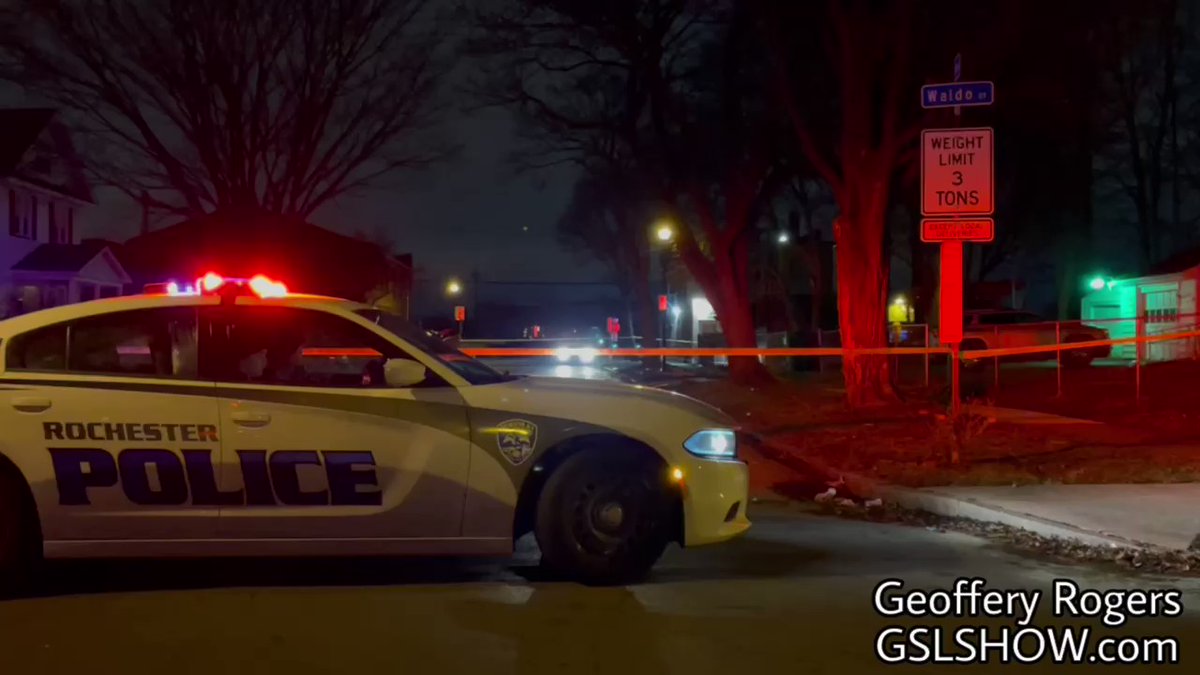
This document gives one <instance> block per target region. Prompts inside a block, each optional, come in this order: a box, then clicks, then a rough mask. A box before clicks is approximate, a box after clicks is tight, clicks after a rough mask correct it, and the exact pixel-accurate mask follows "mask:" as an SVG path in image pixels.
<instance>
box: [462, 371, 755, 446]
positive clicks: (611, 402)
mask: <svg viewBox="0 0 1200 675" xmlns="http://www.w3.org/2000/svg"><path fill="white" fill-rule="evenodd" d="M461 391H462V394H463V397H464V399H466V401H467V404H468V405H470V406H472V407H478V408H486V409H491V410H504V411H507V412H512V413H524V414H529V415H537V416H547V417H554V418H559V419H565V420H577V421H579V422H585V423H588V424H592V425H596V426H600V427H605V428H609V429H614V430H620V431H631V430H634V429H639V428H658V429H661V428H664V427H673V426H678V427H679V428H680V429H683V430H686V433H691V432H693V431H695V430H697V429H699V428H704V427H722V428H736V426H737V423H736V422H735V421H734V420H733V418H731V417H729V416H728V415H726V414H725V413H724V412H722V411H721V410H719V409H717V408H714V407H713V406H711V405H708V404H707V403H704V402H702V401H698V400H696V399H694V398H692V397H690V396H685V395H683V394H678V393H675V392H671V391H665V390H662V389H655V388H653V387H646V386H642V385H631V384H623V383H620V382H611V381H604V380H574V379H566V378H556V377H522V378H519V379H515V380H511V381H508V382H501V383H497V384H489V385H481V386H474V387H467V388H465V389H463V390H461Z"/></svg>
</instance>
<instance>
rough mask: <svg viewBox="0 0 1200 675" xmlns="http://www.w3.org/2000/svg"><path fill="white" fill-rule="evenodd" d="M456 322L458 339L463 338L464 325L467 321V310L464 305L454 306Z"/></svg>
mask: <svg viewBox="0 0 1200 675" xmlns="http://www.w3.org/2000/svg"><path fill="white" fill-rule="evenodd" d="M454 320H455V321H457V322H458V339H459V340H461V339H462V337H463V323H465V322H466V320H467V308H466V307H464V306H462V305H455V306H454Z"/></svg>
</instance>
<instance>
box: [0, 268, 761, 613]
mask: <svg viewBox="0 0 1200 675" xmlns="http://www.w3.org/2000/svg"><path fill="white" fill-rule="evenodd" d="M156 291H157V292H150V293H146V294H143V295H137V296H127V297H120V298H110V299H104V300H96V301H92V302H86V303H81V304H75V305H68V306H64V307H57V308H53V309H47V310H43V311H40V312H34V313H31V314H27V315H23V316H18V317H15V318H11V319H8V320H5V321H0V585H5V586H7V587H8V590H10V591H11V590H14V589H16V588H19V587H20V586H21V585H23V582H24V581H26V580H27V579H28V578H29V576H30V575H31V574H32V573H34V572H35V571H36V569H37V565H38V563H39V562H40V560H41V559H42V558H43V557H45V558H85V557H162V556H188V557H193V556H274V555H280V556H291V555H313V556H323V555H407V554H439V555H505V554H509V553H511V551H512V548H513V542H514V541H515V539H516V538H518V537H520V536H522V535H524V534H526V533H528V532H533V533H534V535H535V537H536V539H537V542H538V544H539V548H540V549H541V553H542V562H543V565H545V566H546V567H548V568H549V569H551V570H552V571H554V572H556V573H559V574H561V575H564V576H569V577H572V578H576V579H579V580H583V581H586V582H595V583H609V582H617V581H627V580H635V579H637V578H639V577H640V576H642V575H643V574H644V573H645V572H646V571H648V570H649V568H650V567H651V566H653V564H654V563H655V561H656V560H657V559H658V557H659V556H660V555H661V554H662V552H663V550H664V548H665V547H666V545H667V544H668V543H670V542H672V541H674V542H679V543H680V544H682V545H684V546H696V545H701V544H710V543H715V542H719V541H723V540H726V539H730V538H732V537H734V536H736V535H738V534H740V533H742V532H744V531H745V530H746V529H747V528H748V527H749V526H750V523H749V521H748V520H747V518H746V504H747V495H746V493H747V470H746V465H745V464H744V463H742V462H740V461H738V459H737V438H736V435H735V430H734V424H733V422H732V420H730V419H729V418H728V417H726V416H725V415H724V414H722V413H721V412H720V411H718V410H716V409H714V408H711V407H709V406H707V405H705V404H703V403H701V402H699V401H696V400H694V399H691V398H687V397H685V396H681V395H677V394H672V393H668V392H663V391H659V390H654V389H648V388H644V387H637V386H629V385H623V384H617V383H599V382H585V381H575V380H566V379H553V378H544V379H543V378H530V377H514V376H509V375H505V374H501V373H499V372H496V371H495V370H493V369H491V368H489V367H488V366H486V365H484V364H482V363H480V362H478V361H476V360H474V359H471V358H470V357H468V356H466V355H464V354H462V353H461V352H459V351H457V350H455V349H454V348H452V347H450V346H449V345H447V344H445V343H444V342H442V341H439V340H436V339H432V338H430V337H429V336H428V335H426V334H425V333H424V332H422V331H419V330H417V329H415V328H412V327H411V326H409V325H408V324H407V323H406V322H405V321H403V320H401V319H398V318H396V317H393V316H391V315H388V314H384V313H381V312H379V311H378V310H376V309H373V308H371V307H370V306H367V305H363V304H359V303H356V302H351V301H348V300H342V299H336V298H327V297H319V296H311V295H296V294H291V293H289V292H287V289H286V288H285V287H284V286H283V285H282V284H280V283H278V282H276V281H273V280H271V279H268V278H266V277H264V276H257V277H254V278H252V279H249V280H232V279H225V278H223V277H221V276H219V275H216V274H207V275H205V276H204V277H202V278H201V279H200V280H198V281H197V283H196V284H195V287H190V286H189V287H186V288H185V287H180V286H178V285H176V284H169V285H167V286H164V287H161V288H158V289H156Z"/></svg>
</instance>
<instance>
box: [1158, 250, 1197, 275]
mask: <svg viewBox="0 0 1200 675" xmlns="http://www.w3.org/2000/svg"><path fill="white" fill-rule="evenodd" d="M1198 266H1200V247H1197V248H1192V249H1188V250H1186V251H1180V252H1179V253H1176V254H1175V255H1173V256H1171V257H1169V258H1167V259H1166V260H1164V261H1162V262H1160V263H1159V264H1157V265H1155V266H1154V267H1152V268H1150V276H1158V275H1160V274H1176V273H1178V272H1182V271H1184V270H1190V269H1191V268H1193V267H1198Z"/></svg>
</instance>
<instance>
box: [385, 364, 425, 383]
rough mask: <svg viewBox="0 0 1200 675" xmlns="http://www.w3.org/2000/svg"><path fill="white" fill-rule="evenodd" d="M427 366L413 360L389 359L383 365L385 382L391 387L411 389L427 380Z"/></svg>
mask: <svg viewBox="0 0 1200 675" xmlns="http://www.w3.org/2000/svg"><path fill="white" fill-rule="evenodd" d="M425 372H426V371H425V366H423V365H421V364H420V363H417V362H416V361H413V360H412V359H388V361H387V363H385V364H383V380H384V381H385V382H387V385H388V386H389V387H396V388H399V387H411V386H413V385H414V384H417V383H418V382H420V381H422V380H424V379H425Z"/></svg>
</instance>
